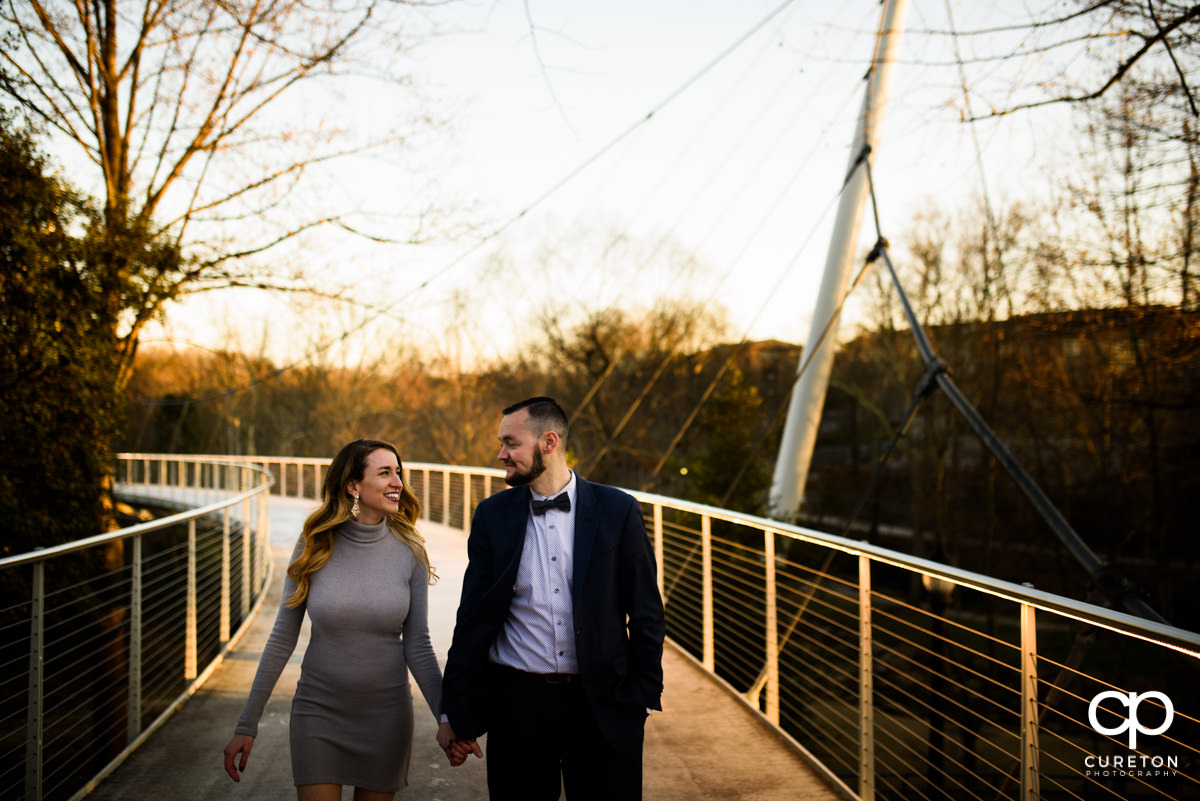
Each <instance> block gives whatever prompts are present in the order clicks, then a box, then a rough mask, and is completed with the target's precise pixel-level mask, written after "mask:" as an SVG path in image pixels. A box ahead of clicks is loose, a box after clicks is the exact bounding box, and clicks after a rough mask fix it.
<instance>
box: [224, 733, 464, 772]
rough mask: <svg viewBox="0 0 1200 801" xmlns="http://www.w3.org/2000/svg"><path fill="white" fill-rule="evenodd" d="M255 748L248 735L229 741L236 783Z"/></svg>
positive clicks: (229, 765)
mask: <svg viewBox="0 0 1200 801" xmlns="http://www.w3.org/2000/svg"><path fill="white" fill-rule="evenodd" d="M253 747H254V738H253V737H251V736H250V735H248V734H235V735H233V739H232V740H230V741H229V745H227V746H225V772H226V773H228V774H229V778H231V779H233V780H234V781H235V782H240V781H241V780H242V777H241V776H240V775H239V774H240V773H241V771H243V770H245V769H246V760H248V759H250V749H251V748H253ZM238 754H241V755H242V759H241V761H240V762H239V763H238V764H237V767H234V764H233V763H234V760H235V759H236V758H237V756H238ZM464 758H465V757H464Z"/></svg>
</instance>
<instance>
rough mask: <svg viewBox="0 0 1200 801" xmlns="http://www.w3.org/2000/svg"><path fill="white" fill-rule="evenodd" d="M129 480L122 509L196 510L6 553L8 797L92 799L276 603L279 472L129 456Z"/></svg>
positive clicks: (1, 686) (1, 657)
mask: <svg viewBox="0 0 1200 801" xmlns="http://www.w3.org/2000/svg"><path fill="white" fill-rule="evenodd" d="M115 479H116V481H115V484H114V495H115V496H116V500H117V502H118V511H119V512H122V513H125V514H134V515H135V516H138V517H141V518H143V519H144V518H148V517H149V512H148V511H145V510H144V509H142V510H138V509H135V508H133V506H134V505H138V506H143V507H144V506H152V507H158V508H165V509H168V510H169V509H186V511H183V512H179V513H177V514H169V515H167V516H165V517H161V518H158V519H152V520H146V521H145V522H141V523H138V524H136V525H131V526H129V527H127V528H123V529H120V530H118V531H113V532H111V533H108V534H102V535H98V536H95V537H90V538H87V539H84V540H79V541H76V542H71V543H67V544H65V545H59V546H55V547H50V548H45V549H41V550H37V551H33V552H31V553H26V554H20V555H17V556H12V557H7V558H4V559H0V720H2V725H0V732H2V735H0V736H2V737H3V740H2V741H0V797H3V798H24V799H27V801H40V800H41V799H77V798H82V797H83V796H84V795H86V794H87V793H88V792H90V791H91V789H92V788H93V787H95V785H96V783H97V782H99V781H100V780H101V779H102V778H103V777H104V776H106V775H107V774H108V773H109V772H111V770H112V769H113V768H115V767H116V766H117V765H118V764H120V763H121V762H122V761H123V760H124V759H125V757H126V756H128V754H129V753H131V752H132V751H133V750H134V749H135V748H136V747H137V746H138V745H139V744H140V743H141V742H142V741H144V740H145V738H146V737H148V736H149V735H150V733H152V732H153V731H155V730H156V729H157V728H158V727H159V726H160V725H162V723H163V722H164V721H165V720H166V719H167V718H168V717H169V716H170V715H171V714H172V713H173V712H174V711H175V710H176V709H177V708H178V707H179V706H180V705H181V704H182V703H183V702H184V701H185V700H186V699H187V698H188V697H189V696H190V695H191V694H192V693H193V692H195V690H196V689H197V688H198V687H199V686H200V685H201V684H202V683H203V682H204V680H205V679H206V678H207V677H208V675H209V674H210V673H211V672H212V670H213V669H214V668H215V667H216V666H217V665H218V664H219V663H220V661H221V660H222V658H223V657H224V655H225V653H226V651H227V650H228V648H229V647H230V645H231V644H232V643H234V642H236V641H237V638H238V637H239V636H240V635H241V632H242V630H243V629H244V627H245V626H246V625H247V624H248V623H249V620H250V616H251V613H252V611H253V609H254V608H255V606H256V605H257V604H258V603H259V602H260V601H261V597H262V594H263V590H264V589H265V587H266V584H267V581H268V578H269V576H268V573H269V570H270V563H269V560H268V558H267V547H268V522H267V521H268V518H267V504H266V502H265V498H266V493H268V492H269V490H270V487H271V485H272V483H273V479H272V477H271V475H270V474H269V473H268V472H266V471H264V470H262V469H261V468H258V467H253V466H250V465H248V464H239V463H237V462H235V461H231V460H220V461H213V460H206V459H203V458H196V457H180V456H155V455H142V454H123V455H121V456H120V457H118V463H117V475H116V477H115ZM139 512H142V513H141V514H138V513H139Z"/></svg>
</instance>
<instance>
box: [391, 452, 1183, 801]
mask: <svg viewBox="0 0 1200 801" xmlns="http://www.w3.org/2000/svg"><path fill="white" fill-rule="evenodd" d="M406 470H407V473H408V481H409V486H410V487H411V488H412V489H413V491H414V493H415V494H416V495H417V496H418V497H419V498H421V500H422V507H423V509H424V514H426V515H427V516H428V517H429V519H431V520H434V521H436V522H440V523H445V524H446V525H449V526H453V527H456V528H463V529H466V528H467V527H468V526H469V522H470V518H471V510H473V509H474V507H475V504H477V503H478V502H479V500H481V499H482V498H484V497H487V496H488V495H490V494H491V493H492V492H493V491H496V490H499V489H502V488H503V484H502V482H501V481H499V480H498V479H499V477H501V476H502V473H501V471H499V470H488V469H469V468H455V467H447V466H444V465H427V464H410V465H407V466H406ZM632 494H633V495H634V496H635V497H637V498H638V500H639V501H640V502H641V504H642V508H643V512H644V514H645V519H646V527H647V531H648V533H649V535H650V537H651V538H652V540H653V544H654V549H655V556H656V559H657V562H658V565H659V585H660V589H661V591H662V593H663V598H664V600H665V602H666V610H667V634H668V638H669V639H670V640H671V641H672V643H673V644H674V645H675V646H676V647H677V648H679V649H680V650H681V651H682V652H683V653H685V654H687V655H688V656H690V657H691V658H692V659H693V660H694V661H695V662H696V663H697V664H698V665H700V666H701V667H703V668H704V669H705V670H706V671H708V672H709V673H710V674H712V675H713V677H714V678H715V679H716V680H717V681H719V682H720V683H721V684H723V685H724V686H725V687H726V688H727V689H728V690H729V691H730V692H731V693H733V694H734V695H736V697H738V698H739V699H740V700H741V701H742V702H743V703H745V704H746V705H747V706H748V707H749V708H750V709H752V710H753V711H754V712H755V713H756V714H758V715H759V716H760V717H761V718H762V719H763V720H764V721H765V722H767V723H768V724H769V725H771V726H772V727H773V728H774V729H775V730H776V731H777V732H779V733H780V734H781V735H782V736H783V737H784V738H786V739H787V740H788V741H789V742H790V743H791V744H792V745H793V746H794V747H795V748H796V750H797V751H798V752H800V753H801V754H802V755H804V756H805V757H806V758H807V759H808V760H809V761H810V762H811V763H812V764H813V766H814V767H815V768H816V769H817V770H818V771H820V772H821V773H822V774H823V775H824V776H825V777H826V778H827V779H828V780H829V781H830V783H831V784H833V785H834V786H835V787H836V788H837V789H838V790H839V791H840V792H841V793H842V794H843V795H845V796H847V797H849V798H856V799H862V800H863V801H873V799H904V801H909V800H910V799H941V798H945V799H980V800H981V801H993V799H1021V801H1033V800H1034V799H1059V798H1061V799H1083V798H1089V799H1090V798H1125V799H1133V798H1159V799H1163V798H1170V799H1178V798H1189V797H1200V720H1198V715H1200V689H1198V687H1200V681H1198V680H1200V635H1197V634H1196V633H1193V632H1188V631H1184V630H1181V629H1176V628H1172V627H1170V626H1165V625H1161V624H1158V623H1155V622H1152V621H1147V620H1143V619H1141V618H1136V617H1133V616H1131V615H1127V614H1123V613H1120V612H1114V611H1112V610H1109V609H1104V608H1101V607H1097V606H1093V605H1091V604H1087V603H1083V602H1080V601H1075V600H1072V599H1069V598H1064V597H1060V596H1057V595H1053V594H1050V593H1046V592H1041V591H1038V590H1037V589H1034V588H1032V587H1028V586H1021V585H1016V584H1012V583H1008V582H1003V581H998V580H995V579H992V578H989V577H987V576H984V575H979V574H975V573H970V572H967V571H962V570H957V569H955V568H951V567H948V566H946V565H942V564H939V563H936V562H931V561H927V560H924V559H919V558H916V557H911V556H908V555H906V554H902V553H898V552H895V551H890V550H887V549H883V548H878V547H874V546H872V545H869V544H868V543H865V542H859V541H855V540H849V539H844V538H841V537H836V536H833V535H828V534H824V533H821V532H818V531H813V530H811V529H805V528H801V527H798V526H790V525H784V524H781V523H778V522H776V521H773V520H767V519H764V518H758V517H753V516H750V515H744V514H739V513H734V512H728V511H725V510H722V509H717V508H714V507H709V506H703V505H701V504H695V503H689V502H687V501H680V500H676V499H673V498H666V497H662V496H656V495H651V494H647V493H643V492H633V493H632ZM1164 724H1167V725H1165V726H1164ZM1151 732H1152V733H1151Z"/></svg>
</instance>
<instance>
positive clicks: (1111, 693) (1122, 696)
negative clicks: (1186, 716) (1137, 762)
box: [1088, 690, 1175, 751]
mask: <svg viewBox="0 0 1200 801" xmlns="http://www.w3.org/2000/svg"><path fill="white" fill-rule="evenodd" d="M1107 698H1116V699H1117V700H1118V701H1120V702H1121V703H1122V704H1124V705H1125V708H1126V709H1128V710H1129V717H1128V719H1127V720H1125V721H1124V722H1122V723H1121V725H1119V726H1117V727H1116V728H1113V729H1108V728H1105V727H1103V726H1101V725H1100V721H1098V720H1096V710H1097V709H1099V708H1100V704H1101V703H1103V702H1104V700H1105V699H1107ZM1147 698H1157V699H1158V700H1159V701H1161V702H1162V705H1163V711H1164V713H1165V714H1164V715H1163V722H1162V725H1161V726H1159V727H1158V728H1157V729H1147V728H1146V727H1145V726H1143V725H1142V724H1141V723H1140V722H1139V721H1138V705H1139V704H1140V703H1141V702H1142V701H1143V700H1145V699H1147ZM1174 719H1175V705H1174V704H1172V703H1171V699H1170V698H1168V697H1167V696H1166V695H1165V694H1164V693H1160V692H1156V691H1155V692H1148V693H1141V694H1138V693H1119V692H1117V691H1116V690H1107V691H1105V692H1102V693H1100V694H1099V695H1097V696H1096V697H1095V698H1093V699H1092V703H1091V704H1089V705H1088V720H1089V721H1090V722H1091V724H1092V728H1093V729H1095V730H1096V731H1098V732H1100V733H1101V734H1107V735H1109V736H1114V735H1117V734H1120V733H1121V732H1123V731H1126V730H1128V731H1129V749H1130V750H1131V751H1132V750H1134V749H1136V748H1137V736H1138V732H1141V733H1142V734H1162V733H1163V732H1165V731H1166V730H1167V729H1168V728H1169V727H1170V725H1171V721H1173V720H1174Z"/></svg>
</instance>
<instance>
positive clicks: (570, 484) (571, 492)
mask: <svg viewBox="0 0 1200 801" xmlns="http://www.w3.org/2000/svg"><path fill="white" fill-rule="evenodd" d="M570 472H571V478H570V479H569V480H568V481H567V485H566V486H565V487H563V488H562V489H560V490H559V491H558V492H556V493H554V494H553V495H542V494H540V493H537V492H534V491H533V489H532V488H530V490H529V496H530V497H531V498H532V499H533V500H535V501H548V500H550V499H551V498H557V497H558V496H559V495H562V494H563V493H564V492H565V493H567V497H568V498H570V499H571V508H572V509H574V508H575V471H574V470H572V471H570Z"/></svg>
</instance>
